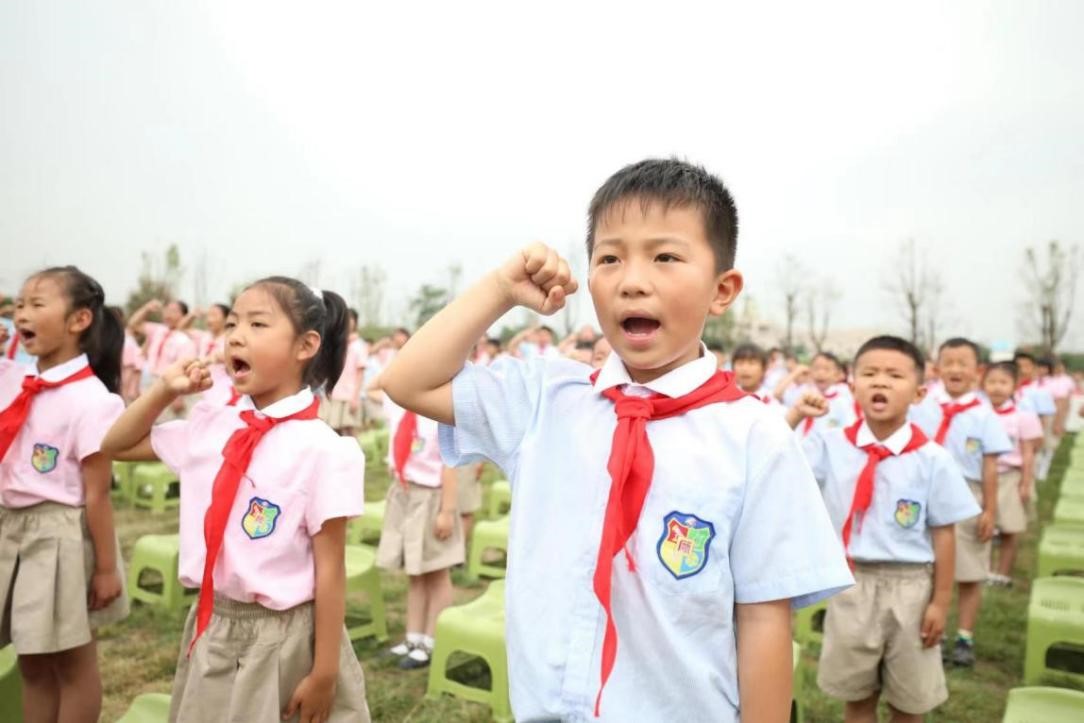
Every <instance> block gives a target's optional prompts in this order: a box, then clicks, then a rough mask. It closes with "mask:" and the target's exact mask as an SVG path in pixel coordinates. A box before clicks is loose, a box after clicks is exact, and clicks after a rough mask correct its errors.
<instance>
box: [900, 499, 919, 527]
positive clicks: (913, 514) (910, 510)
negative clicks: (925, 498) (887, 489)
mask: <svg viewBox="0 0 1084 723" xmlns="http://www.w3.org/2000/svg"><path fill="white" fill-rule="evenodd" d="M921 510H922V505H920V504H919V503H917V502H915V501H914V500H896V524H897V525H899V526H900V527H905V528H906V527H914V526H915V525H917V524H918V513H919V511H921Z"/></svg>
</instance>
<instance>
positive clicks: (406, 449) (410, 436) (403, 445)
mask: <svg viewBox="0 0 1084 723" xmlns="http://www.w3.org/2000/svg"><path fill="white" fill-rule="evenodd" d="M417 431H418V415H417V414H415V413H414V412H411V411H409V410H407V412H406V413H405V414H404V415H403V418H402V419H400V420H399V426H398V427H396V428H395V438H394V439H393V440H392V445H391V458H392V461H393V462H395V474H396V475H397V476H398V477H399V484H400V485H402V486H403V489H406V486H407V480H406V463H407V460H409V459H410V450H411V448H412V447H413V446H414V435H415V433H416V432H417Z"/></svg>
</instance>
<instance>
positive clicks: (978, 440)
mask: <svg viewBox="0 0 1084 723" xmlns="http://www.w3.org/2000/svg"><path fill="white" fill-rule="evenodd" d="M972 399H979V405H978V406H977V407H972V408H971V409H968V410H967V411H966V412H960V413H959V414H957V415H956V416H955V417H954V418H953V420H952V425H951V426H950V427H949V430H948V434H947V435H946V436H945V442H944V445H943V446H944V448H945V449H947V450H948V451H949V453H950V454H951V455H952V458H953V459H955V460H956V464H958V465H959V466H960V471H961V472H963V475H964V477H966V478H967V479H969V480H975V481H981V480H982V458H983V456H984V455H987V454H1004V453H1005V452H1009V451H1012V442H1010V441H1009V435H1007V434H1005V428H1004V427H1003V426H1002V425H1001V422H1000V421H999V420H998V418H997V413H996V412H994V409H993V407H991V406H990V403H989V402H987V401H986V400H985V399H981V398H978V397H977V396H976V395H975V393H974V392H968V393H967V394H964V395H962V396H960V397H958V398H956V399H953V398H952V397H950V396H949V394H948V392H946V391H944V390H943V389H942V390H941V391H939V392H937V393H934V394H927V395H926V398H925V399H923V400H922V401H921V402H920V403H919V404H916V405H914V406H912V407H911V413H910V419H911V421H912V422H914V423H915V424H917V425H918V426H919V427H921V428H922V431H923V432H925V433H926V436H927V437H929V438H930V440H931V441H933V439H934V437H936V436H937V430H938V428H939V427H940V426H941V418H942V413H941V405H942V404H948V403H950V402H955V403H957V404H970V403H971V400H972Z"/></svg>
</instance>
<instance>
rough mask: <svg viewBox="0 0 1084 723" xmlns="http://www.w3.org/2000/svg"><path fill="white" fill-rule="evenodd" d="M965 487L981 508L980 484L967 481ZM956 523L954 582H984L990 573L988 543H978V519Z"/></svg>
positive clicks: (968, 519) (970, 518)
mask: <svg viewBox="0 0 1084 723" xmlns="http://www.w3.org/2000/svg"><path fill="white" fill-rule="evenodd" d="M967 486H968V487H970V488H971V494H973V495H974V496H975V501H976V502H978V503H979V507H982V483H981V482H976V481H975V480H970V479H969V480H968V481H967ZM980 516H981V515H975V516H974V517H969V518H967V519H966V520H962V521H960V522H957V523H956V582H984V581H985V580H986V576H987V575H988V574H989V572H990V541H989V540H987V541H986V542H980V541H979V517H980Z"/></svg>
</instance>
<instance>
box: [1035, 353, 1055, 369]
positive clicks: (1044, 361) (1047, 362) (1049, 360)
mask: <svg viewBox="0 0 1084 723" xmlns="http://www.w3.org/2000/svg"><path fill="white" fill-rule="evenodd" d="M1035 363H1036V364H1038V365H1039V366H1041V367H1046V368H1047V369H1049V370H1051V371H1053V370H1054V358H1053V357H1049V356H1041V357H1039V358H1038V359H1037V360H1036V361H1035Z"/></svg>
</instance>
